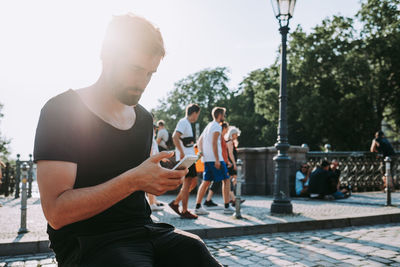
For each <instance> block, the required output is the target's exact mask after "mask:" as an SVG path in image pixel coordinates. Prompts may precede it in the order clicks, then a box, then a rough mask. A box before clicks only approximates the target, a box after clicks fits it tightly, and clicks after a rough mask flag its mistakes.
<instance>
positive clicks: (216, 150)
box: [213, 141, 219, 161]
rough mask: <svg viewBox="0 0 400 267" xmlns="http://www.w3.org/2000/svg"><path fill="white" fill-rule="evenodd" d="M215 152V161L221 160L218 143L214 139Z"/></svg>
mask: <svg viewBox="0 0 400 267" xmlns="http://www.w3.org/2000/svg"><path fill="white" fill-rule="evenodd" d="M213 153H214V157H215V161H219V158H218V143H217V142H214V141H213Z"/></svg>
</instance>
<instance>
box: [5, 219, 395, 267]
mask: <svg viewBox="0 0 400 267" xmlns="http://www.w3.org/2000/svg"><path fill="white" fill-rule="evenodd" d="M399 240H400V224H388V225H376V226H369V227H356V228H342V229H331V230H322V231H307V232H293V233H276V234H264V235H256V236H241V237H229V238H219V239H207V240H204V241H205V242H206V244H207V246H208V247H209V250H210V252H211V253H212V254H213V255H214V256H215V257H216V258H217V259H218V260H219V261H220V262H221V263H222V264H224V265H225V266H252V267H255V266H324V267H325V266H328V267H329V266H400V241H399ZM0 266H46V267H49V266H56V262H55V260H54V255H53V254H40V255H26V256H15V257H8V258H7V257H3V258H0Z"/></svg>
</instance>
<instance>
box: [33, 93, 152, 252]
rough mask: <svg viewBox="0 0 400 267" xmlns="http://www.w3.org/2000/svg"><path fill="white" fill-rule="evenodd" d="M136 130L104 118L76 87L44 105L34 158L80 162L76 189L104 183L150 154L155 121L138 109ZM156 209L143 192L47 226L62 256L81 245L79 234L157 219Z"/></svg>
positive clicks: (132, 226)
mask: <svg viewBox="0 0 400 267" xmlns="http://www.w3.org/2000/svg"><path fill="white" fill-rule="evenodd" d="M135 112H136V121H135V124H134V125H133V127H132V128H130V129H128V130H120V129H117V128H115V127H113V126H112V125H110V124H108V123H106V122H105V121H103V120H102V119H100V118H99V117H98V116H97V115H95V114H94V113H93V112H91V111H90V110H89V109H88V108H87V106H86V105H85V104H84V103H83V102H82V100H81V98H80V96H79V95H78V94H77V93H76V92H75V91H73V90H68V91H66V92H64V93H62V94H60V95H58V96H56V97H54V98H52V99H50V100H49V101H48V102H47V103H46V104H45V106H44V107H43V108H42V111H41V114H40V119H39V123H38V127H37V130H36V137H35V148H34V160H35V162H37V161H39V160H57V161H68V162H74V163H76V164H77V174H76V180H75V184H74V188H82V187H89V186H94V185H98V184H101V183H104V182H106V181H108V180H110V179H112V178H114V177H116V176H118V175H120V174H121V173H123V172H125V171H127V170H129V169H131V168H134V167H136V166H138V165H139V164H141V163H142V162H143V161H144V160H146V159H147V158H148V157H149V155H150V149H151V145H152V137H153V119H152V116H151V115H150V113H149V112H147V111H146V110H145V109H144V108H143V107H142V106H140V105H137V106H136V107H135ZM150 215H151V210H150V207H149V205H148V203H147V201H146V199H145V194H144V192H142V191H137V192H134V193H133V194H131V195H130V196H128V197H127V198H125V199H123V200H121V201H120V202H118V203H116V204H115V205H113V206H112V207H110V208H109V209H107V210H105V211H103V212H102V213H100V214H98V215H96V216H94V217H92V218H89V219H87V220H83V221H79V222H76V223H72V224H70V225H67V226H64V227H63V228H61V229H59V230H54V229H53V228H52V227H51V226H49V225H48V226H47V233H48V234H49V239H50V241H51V247H52V248H53V249H54V251H55V252H56V254H58V255H57V256H58V257H57V258H59V257H61V258H62V255H63V254H65V253H68V251H69V250H71V249H72V248H73V247H74V246H77V245H78V244H77V237H79V236H82V235H86V236H87V235H96V234H104V233H109V232H113V231H119V230H121V229H129V228H134V227H137V226H143V225H145V224H148V223H151V222H152V221H151V218H150Z"/></svg>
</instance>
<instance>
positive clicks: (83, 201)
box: [47, 173, 137, 229]
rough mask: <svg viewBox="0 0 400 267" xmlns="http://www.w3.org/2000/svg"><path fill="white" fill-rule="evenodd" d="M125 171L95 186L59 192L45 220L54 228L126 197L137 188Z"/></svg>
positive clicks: (91, 214) (83, 217)
mask: <svg viewBox="0 0 400 267" xmlns="http://www.w3.org/2000/svg"><path fill="white" fill-rule="evenodd" d="M130 176H131V175H130ZM131 180H132V177H128V176H127V175H126V174H125V173H123V174H121V175H119V176H117V177H115V178H113V179H111V180H109V181H107V182H105V183H103V184H99V185H96V186H91V187H86V188H78V189H70V190H67V191H64V192H63V193H61V194H60V195H59V196H58V197H57V199H56V201H55V203H54V205H53V210H52V211H51V212H50V214H49V217H50V218H47V220H48V221H49V224H50V225H51V226H52V227H53V228H54V229H59V228H61V227H63V226H65V225H68V224H71V223H74V222H78V221H82V220H85V219H88V218H91V217H93V216H95V215H97V214H99V213H101V212H103V211H104V210H106V209H108V208H110V207H111V206H113V205H114V204H116V203H117V202H119V201H121V200H122V199H124V198H126V197H128V196H129V195H130V194H132V193H133V192H135V191H137V189H136V188H135V187H134V186H133V185H131V182H130V181H131Z"/></svg>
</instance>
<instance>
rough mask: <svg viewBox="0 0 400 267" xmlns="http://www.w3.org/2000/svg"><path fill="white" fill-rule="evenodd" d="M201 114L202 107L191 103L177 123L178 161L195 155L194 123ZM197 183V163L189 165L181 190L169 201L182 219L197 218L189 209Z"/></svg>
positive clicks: (174, 135) (175, 132)
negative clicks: (180, 205) (191, 191)
mask: <svg viewBox="0 0 400 267" xmlns="http://www.w3.org/2000/svg"><path fill="white" fill-rule="evenodd" d="M199 115H200V107H199V105H197V104H190V105H188V106H187V107H186V116H185V117H184V118H182V119H180V120H179V122H178V124H177V125H176V128H175V131H174V134H173V135H172V139H173V141H174V144H175V147H176V149H175V155H176V161H180V160H181V159H183V158H184V157H185V156H186V155H195V151H194V144H195V138H194V133H193V129H192V125H191V124H192V123H195V122H196V121H197V119H198V118H199ZM196 183H197V172H196V167H195V165H192V166H190V167H189V172H188V173H187V174H186V177H185V179H184V180H183V184H182V188H181V191H180V192H179V194H178V196H177V197H176V199H175V200H173V201H172V202H171V203H169V206H170V207H171V209H172V210H173V211H175V212H176V213H177V214H178V215H180V216H181V218H182V219H197V215H196V214H193V213H191V212H190V211H189V210H188V202H189V193H190V189H191V188H193V184H196ZM180 201H182V211H180V210H179V202H180Z"/></svg>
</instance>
